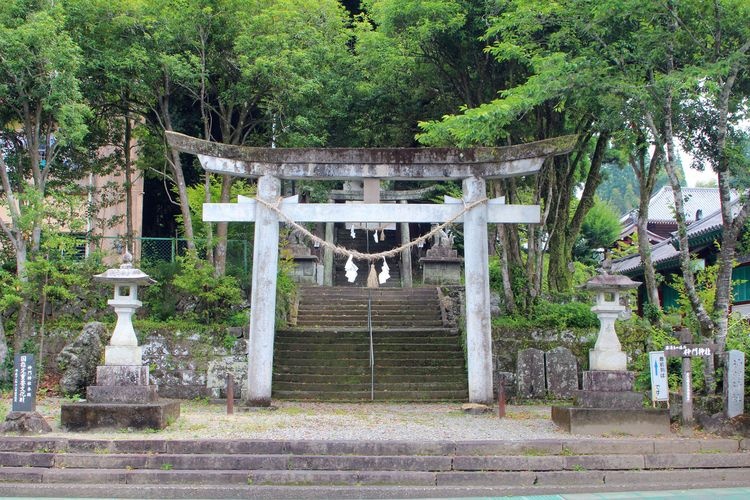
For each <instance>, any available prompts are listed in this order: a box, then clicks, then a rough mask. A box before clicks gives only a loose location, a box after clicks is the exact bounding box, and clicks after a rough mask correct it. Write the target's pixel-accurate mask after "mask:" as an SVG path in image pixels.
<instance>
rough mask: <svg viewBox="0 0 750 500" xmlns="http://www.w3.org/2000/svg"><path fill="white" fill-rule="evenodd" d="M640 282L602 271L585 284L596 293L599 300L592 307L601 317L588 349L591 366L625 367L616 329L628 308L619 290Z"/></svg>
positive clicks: (623, 368) (609, 368)
mask: <svg viewBox="0 0 750 500" xmlns="http://www.w3.org/2000/svg"><path fill="white" fill-rule="evenodd" d="M638 285H640V282H638V281H633V280H631V279H630V278H628V277H627V276H620V275H616V274H607V272H606V270H605V272H604V273H603V274H600V275H598V276H594V277H593V278H591V279H590V280H589V281H587V282H586V284H585V285H583V288H584V289H586V290H591V291H592V292H595V293H596V303H595V305H594V307H592V308H591V310H592V311H593V312H594V314H596V316H597V317H598V318H599V324H600V326H599V336H598V337H597V339H596V344H595V345H594V348H593V349H591V350H590V351H589V369H590V370H623V371H624V370H625V369H626V368H627V356H626V355H625V353H624V352H622V346H621V345H620V340H619V339H618V338H617V333H616V332H615V321H617V319H618V318H619V317H620V315H621V314H622V313H623V312H625V310H626V307H625V306H624V305H622V304H621V303H620V293H622V292H627V291H628V290H632V289H634V288H637V287H638Z"/></svg>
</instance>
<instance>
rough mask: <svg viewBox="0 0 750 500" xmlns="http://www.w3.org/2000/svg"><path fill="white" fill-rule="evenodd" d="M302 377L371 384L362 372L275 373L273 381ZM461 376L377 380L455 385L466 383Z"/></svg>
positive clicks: (321, 381) (411, 375)
mask: <svg viewBox="0 0 750 500" xmlns="http://www.w3.org/2000/svg"><path fill="white" fill-rule="evenodd" d="M300 375H304V380H305V382H306V383H310V384H329V383H336V382H340V383H352V384H360V383H361V384H369V383H370V372H369V371H367V372H361V373H356V374H352V373H346V372H340V373H336V374H327V375H326V374H319V373H307V374H299V373H279V372H274V374H273V380H274V387H276V383H277V382H298V383H299V382H300ZM460 375H461V374H460V373H459V374H458V376H457V375H456V374H455V373H454V374H436V373H430V374H426V375H418V374H414V373H409V374H408V377H407V376H405V375H403V374H400V375H384V374H383V373H378V374H377V375H376V380H377V382H378V383H382V384H392V383H400V382H405V383H413V384H416V383H438V382H449V383H454V382H456V381H457V380H460V381H461V383H465V380H462V379H465V377H461V376H460Z"/></svg>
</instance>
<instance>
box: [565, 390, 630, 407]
mask: <svg viewBox="0 0 750 500" xmlns="http://www.w3.org/2000/svg"><path fill="white" fill-rule="evenodd" d="M574 403H575V405H576V406H580V407H582V408H610V409H620V410H638V409H640V408H643V394H641V393H640V392H626V391H622V392H614V391H575V394H574Z"/></svg>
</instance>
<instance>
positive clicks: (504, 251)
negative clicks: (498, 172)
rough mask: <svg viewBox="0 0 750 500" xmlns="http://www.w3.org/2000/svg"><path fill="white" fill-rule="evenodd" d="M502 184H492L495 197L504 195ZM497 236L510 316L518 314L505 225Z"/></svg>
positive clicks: (496, 181) (499, 228)
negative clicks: (511, 277)
mask: <svg viewBox="0 0 750 500" xmlns="http://www.w3.org/2000/svg"><path fill="white" fill-rule="evenodd" d="M502 182H503V181H502V180H500V179H497V180H495V181H494V182H493V183H492V190H493V195H494V196H495V197H497V196H502V195H503V188H502ZM497 235H498V238H499V239H500V241H499V243H500V248H499V249H498V248H496V249H495V250H496V251H497V254H498V256H499V257H500V272H501V274H502V277H503V296H504V298H505V310H506V311H507V312H508V314H513V313H515V312H516V297H515V294H514V293H513V286H512V285H511V279H510V269H509V264H508V260H509V257H508V254H509V251H508V238H507V235H506V231H505V224H498V225H497ZM498 250H499V251H498Z"/></svg>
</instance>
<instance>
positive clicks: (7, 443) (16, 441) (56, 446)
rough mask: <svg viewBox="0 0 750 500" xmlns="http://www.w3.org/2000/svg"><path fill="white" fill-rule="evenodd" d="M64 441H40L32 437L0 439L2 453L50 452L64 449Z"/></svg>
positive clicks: (44, 439)
mask: <svg viewBox="0 0 750 500" xmlns="http://www.w3.org/2000/svg"><path fill="white" fill-rule="evenodd" d="M65 443H66V440H64V439H61V438H55V439H46V438H43V439H40V438H33V437H15V436H14V437H0V452H2V451H26V452H31V451H38V452H43V453H44V452H51V451H58V450H63V449H65Z"/></svg>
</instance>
